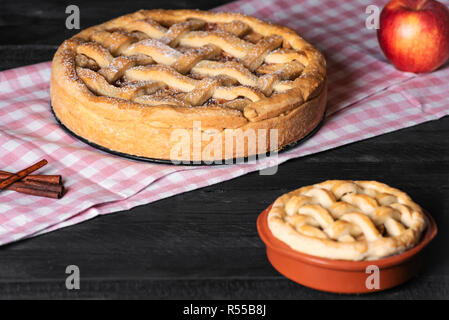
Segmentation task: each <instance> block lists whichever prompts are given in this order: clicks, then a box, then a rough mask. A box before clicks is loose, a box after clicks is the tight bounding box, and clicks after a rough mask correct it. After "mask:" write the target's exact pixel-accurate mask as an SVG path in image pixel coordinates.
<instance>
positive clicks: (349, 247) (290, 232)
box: [268, 180, 426, 260]
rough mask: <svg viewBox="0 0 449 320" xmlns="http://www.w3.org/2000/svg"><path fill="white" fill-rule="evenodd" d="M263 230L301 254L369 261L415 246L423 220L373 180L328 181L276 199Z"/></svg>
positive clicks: (408, 202)
mask: <svg viewBox="0 0 449 320" xmlns="http://www.w3.org/2000/svg"><path fill="white" fill-rule="evenodd" d="M268 226H269V228H270V230H271V232H272V233H273V235H274V236H275V237H276V238H278V239H280V240H282V241H283V242H285V243H286V244H288V245H289V246H290V247H291V248H292V249H294V250H297V251H300V252H303V253H307V254H310V255H314V256H319V257H323V258H329V259H341V260H373V259H380V258H383V257H387V256H391V255H396V254H399V253H401V252H403V251H405V250H407V249H410V248H411V247H413V246H415V245H416V244H417V243H418V242H419V240H420V238H421V234H422V232H423V230H424V229H425V227H426V220H425V217H424V215H423V212H422V209H421V208H420V206H419V205H417V204H416V203H414V202H413V201H412V200H411V199H410V197H409V196H408V195H407V194H405V193H404V192H402V191H400V190H398V189H395V188H391V187H389V186H387V185H385V184H383V183H379V182H376V181H342V180H329V181H325V182H322V183H319V184H316V185H313V186H307V187H303V188H300V189H297V190H295V191H292V192H290V193H287V194H284V195H283V196H281V197H279V198H278V199H277V200H276V201H275V202H274V204H273V207H272V208H271V210H270V212H269V214H268Z"/></svg>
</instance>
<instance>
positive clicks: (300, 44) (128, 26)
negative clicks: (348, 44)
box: [50, 10, 327, 161]
mask: <svg viewBox="0 0 449 320" xmlns="http://www.w3.org/2000/svg"><path fill="white" fill-rule="evenodd" d="M236 20H237V22H238V23H236ZM204 23H209V24H214V23H217V24H220V25H221V26H222V27H223V28H224V30H230V32H234V34H232V33H228V32H225V31H222V30H218V31H201V28H203V27H204ZM173 24H175V25H173ZM223 24H224V25H223ZM167 27H168V28H167ZM117 30H118V31H117ZM123 30H125V31H126V32H125V31H123ZM195 30H199V31H195ZM248 30H252V32H253V34H254V33H257V34H259V35H261V36H262V38H261V39H262V40H259V42H258V43H256V44H251V43H250V42H247V41H244V40H242V39H241V38H239V36H243V35H244V34H247V33H248ZM142 32H145V34H146V36H144V37H142V34H143V33H142ZM111 34H112V36H111ZM149 34H151V35H152V36H151V37H148V35H149ZM237 34H238V35H239V36H237ZM139 37H141V38H139ZM154 37H157V38H154ZM153 38H154V39H155V40H153ZM111 39H112V40H111ZM279 39H282V41H281V43H282V46H283V48H281V49H278V50H275V51H272V50H273V48H276V47H277V46H279V44H280V43H279ZM218 40H220V41H218ZM264 41H265V42H264ZM178 45H179V46H188V47H190V48H192V47H193V48H195V47H200V46H201V48H198V49H197V50H196V51H192V50H190V52H189V54H182V53H180V52H181V51H179V50H172V49H171V48H175V49H176V48H177V47H176V46H178ZM248 47H249V48H250V49H251V50H249V49H248ZM179 48H181V47H179ZM253 49H254V50H253ZM245 50H246V51H245ZM222 51H223V52H224V53H225V54H230V52H231V53H233V54H234V56H235V57H236V58H237V59H238V60H239V61H241V64H240V65H239V66H237V64H238V63H237V62H234V61H231V62H229V63H228V62H220V61H218V62H217V63H215V64H211V63H208V62H207V61H208V59H209V58H213V57H216V55H217V54H218V53H219V52H222ZM250 52H256V53H254V54H253V55H251V54H250ZM161 53H162V54H161ZM167 63H168V65H167V66H165V64H167ZM261 63H263V65H262V67H263V68H259V66H260V64H261ZM80 64H82V65H80ZM276 64H279V65H280V66H282V65H284V66H285V67H284V68H283V69H282V70H280V69H281V68H279V67H276V68H273V67H271V68H270V66H272V65H276ZM211 66H212V67H213V68H212V67H211ZM234 67H235V68H234ZM208 68H209V69H208ZM258 68H259V69H260V70H261V71H264V72H272V73H269V74H264V75H262V76H260V75H257V74H256V76H254V75H253V74H254V73H252V74H251V71H252V70H256V69H257V70H258ZM188 70H191V72H192V74H195V75H197V76H198V77H200V78H202V77H206V78H203V80H200V79H198V78H196V77H193V78H192V76H191V75H190V74H187V73H188V72H189V71H188ZM247 70H250V71H249V72H250V73H248V71H247ZM267 70H268V71H267ZM275 71H276V72H275ZM229 72H230V73H229ZM212 74H213V75H212ZM229 76H231V78H229ZM207 77H212V78H211V80H208V79H207ZM122 78H123V79H125V80H126V81H125V82H126V83H125V84H124V85H121V86H120V85H117V84H116V83H115V82H116V81H120V79H122ZM325 80H326V71H325V61H324V58H323V56H322V55H321V53H319V51H318V50H316V49H315V48H313V47H312V46H311V45H310V44H308V43H307V42H306V41H304V40H303V39H302V38H301V37H299V36H298V35H297V34H296V33H295V32H294V31H292V30H290V29H288V28H285V27H282V26H277V25H273V24H270V23H267V22H263V21H260V20H258V19H256V18H253V17H249V16H244V15H240V14H234V13H213V12H203V11H195V10H150V11H145V10H141V11H138V12H135V13H132V14H129V15H125V16H122V17H119V18H117V19H113V20H111V21H108V22H106V23H104V24H101V25H98V26H94V27H91V28H88V29H86V30H83V31H82V32H80V33H79V34H77V35H76V36H74V37H73V38H71V39H69V40H66V41H65V42H64V43H63V44H62V45H61V46H60V48H59V49H58V51H57V52H56V54H55V57H54V59H53V65H52V77H51V88H50V89H51V100H52V105H53V108H54V111H55V113H56V115H57V117H58V118H59V119H60V121H61V122H62V123H63V124H64V125H65V126H66V127H68V128H69V129H70V130H71V131H73V132H74V133H76V134H78V135H80V136H82V137H84V138H86V139H87V140H89V141H91V142H93V143H96V144H99V145H101V146H104V147H106V148H109V149H111V150H115V151H119V152H124V153H129V154H133V155H138V156H145V157H151V158H161V159H172V160H180V159H181V160H194V159H197V157H198V153H196V154H194V152H193V153H192V152H190V153H189V155H188V158H186V159H185V158H184V155H182V156H175V155H174V154H173V150H172V149H173V147H182V148H185V147H186V146H181V144H182V143H180V142H179V141H176V139H174V131H175V130H177V129H185V130H186V132H187V134H188V135H190V137H191V138H192V139H193V138H194V133H196V132H198V130H200V132H202V133H203V134H205V136H206V139H209V141H212V140H214V139H216V140H214V142H215V144H217V143H219V141H220V144H221V145H222V146H223V148H222V149H223V152H221V153H220V152H218V153H217V152H215V153H214V154H213V155H209V156H208V155H206V154H204V155H203V153H204V152H206V151H207V150H206V149H207V148H208V144H207V141H206V143H204V144H203V145H202V146H201V148H200V149H198V148H197V149H198V150H201V160H206V161H208V160H216V159H223V158H227V157H228V156H229V155H232V157H235V156H240V155H241V156H249V155H253V154H255V153H262V152H266V151H268V150H270V149H280V148H282V147H283V146H285V145H287V144H289V143H291V142H294V141H296V140H299V139H300V138H302V137H304V136H305V135H307V134H308V133H309V132H310V131H311V130H313V128H314V127H315V126H316V125H317V124H318V123H319V121H320V120H321V118H322V116H323V114H324V111H325V105H326V92H327V88H326V85H325V82H326V81H325ZM229 81H230V82H229ZM236 82H237V83H236ZM227 83H234V85H231V86H228V84H227ZM164 88H166V89H165V90H167V89H170V88H174V89H175V93H174V94H173V93H170V94H171V96H167V95H165V96H164V97H162V98H160V95H159V93H158V92H159V91H161V90H164ZM158 90H159V91H158ZM170 90H172V89H170ZM177 92H179V93H177ZM183 92H185V93H183ZM164 94H165V93H164ZM241 97H243V99H241ZM208 99H212V101H225V103H218V104H217V103H214V104H212V105H211V104H207V103H205V101H206V100H208ZM198 123H200V126H201V128H196V127H198ZM250 128H251V129H254V130H255V132H256V137H257V138H258V130H259V129H265V130H268V134H267V137H266V140H267V143H266V148H265V150H258V148H257V147H256V146H245V147H244V149H243V150H235V149H233V150H232V151H229V150H226V152H225V150H224V149H225V146H226V141H225V140H226V136H227V135H230V136H231V137H232V136H237V137H241V136H245V132H247V129H250ZM271 129H277V130H278V132H277V136H278V141H277V142H276V143H271V144H270V143H269V142H270V130H271ZM175 136H176V134H175ZM262 138H263V139H265V137H262ZM192 139H190V140H192ZM192 148H193V146H192V145H191V143H189V149H190V150H193V149H192ZM198 150H197V151H198ZM206 153H207V152H206ZM173 157H175V158H174V159H173Z"/></svg>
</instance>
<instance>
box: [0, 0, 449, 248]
mask: <svg viewBox="0 0 449 320" xmlns="http://www.w3.org/2000/svg"><path fill="white" fill-rule="evenodd" d="M373 2H374V3H376V2H377V4H378V5H379V6H382V5H383V4H384V1H374V0H371V1H369V3H368V2H367V1H362V0H350V1H344V2H343V1H340V0H323V1H312V0H309V1H307V0H304V1H293V0H291V1H275V0H271V1H260V0H243V1H238V2H234V3H231V4H228V5H226V6H224V7H221V8H218V9H217V10H226V11H237V12H243V13H246V14H249V15H253V16H256V17H258V18H262V19H265V20H269V21H272V22H275V23H278V24H283V25H286V26H288V27H290V28H292V29H295V30H297V31H298V32H299V33H300V34H301V35H303V36H304V37H305V38H306V39H308V40H309V41H310V42H311V43H313V44H315V45H316V46H317V47H318V48H319V49H321V50H322V51H323V52H324V53H325V55H326V58H327V62H328V75H329V108H328V112H327V117H326V120H325V122H324V125H323V127H322V128H321V130H320V131H319V132H318V133H317V134H316V135H314V136H313V137H312V138H311V139H310V140H307V141H306V142H305V143H304V144H301V145H300V146H299V147H297V148H294V149H292V150H290V151H288V152H285V153H281V154H280V155H279V156H278V157H277V158H269V159H265V160H260V161H258V162H256V163H252V164H239V165H230V166H215V167H186V166H171V165H159V164H149V163H142V162H137V161H132V160H127V159H123V158H120V157H117V156H112V155H109V154H105V153H103V152H100V151H98V150H96V149H94V148H92V147H90V146H87V145H86V144H84V143H82V142H80V141H78V140H76V139H74V138H73V137H71V136H69V135H67V134H66V133H65V132H64V131H63V130H62V129H61V128H60V127H59V126H58V124H57V123H56V121H55V120H54V118H53V116H52V114H51V111H50V104H49V102H50V99H49V90H48V89H49V79H50V67H51V65H50V63H48V62H47V63H41V64H37V65H31V66H26V67H22V68H18V69H12V70H7V71H4V72H1V73H0V168H1V169H3V170H8V171H18V170H20V169H23V168H25V167H27V166H29V165H30V164H31V163H34V162H36V161H38V160H40V159H43V158H46V159H48V160H49V163H50V164H49V165H47V166H46V167H45V168H43V169H42V170H40V171H39V172H40V173H43V174H55V173H58V174H61V175H62V176H63V177H64V179H65V185H66V187H67V188H68V193H67V194H66V195H65V196H64V197H63V198H62V199H60V200H53V199H46V198H38V197H32V196H23V195H21V194H18V193H15V192H12V191H3V192H1V194H0V244H5V243H8V242H11V241H15V240H19V239H22V238H25V237H30V236H33V235H37V234H41V233H45V232H49V231H52V230H55V229H59V228H62V227H65V226H68V225H72V224H75V223H78V222H82V221H85V220H87V219H90V218H93V217H95V216H97V215H99V214H106V213H111V212H114V211H119V210H125V209H130V208H132V207H135V206H137V205H141V204H145V203H150V202H153V201H156V200H159V199H162V198H166V197H170V196H172V195H175V194H178V193H182V192H185V191H189V190H193V189H197V188H201V187H204V186H207V185H211V184H214V183H218V182H221V181H224V180H228V179H232V178H235V177H238V176H241V175H244V174H246V173H248V172H251V171H255V170H260V169H263V168H266V167H269V166H274V165H277V164H280V163H282V162H284V161H287V160H288V159H291V158H297V157H301V156H304V155H308V154H311V153H315V152H319V151H323V150H326V149H330V148H335V147H337V146H340V145H344V144H347V143H350V142H354V141H358V140H362V139H366V138H370V137H373V136H376V135H380V134H383V133H386V132H391V131H394V130H398V129H400V128H405V127H409V126H413V125H416V124H418V123H422V122H425V121H429V120H434V119H438V118H440V117H443V116H444V115H446V114H449V108H448V107H449V92H448V90H447V89H448V86H447V83H449V67H446V68H443V69H441V70H439V71H437V72H434V73H431V74H422V75H415V74H410V73H403V72H399V71H397V70H395V69H394V68H393V67H392V66H391V65H390V64H389V63H388V62H387V61H386V60H385V58H384V57H383V55H382V54H381V52H380V50H379V47H378V44H377V40H376V32H375V30H368V29H366V28H365V19H366V17H367V15H366V13H365V10H366V6H367V5H368V4H373Z"/></svg>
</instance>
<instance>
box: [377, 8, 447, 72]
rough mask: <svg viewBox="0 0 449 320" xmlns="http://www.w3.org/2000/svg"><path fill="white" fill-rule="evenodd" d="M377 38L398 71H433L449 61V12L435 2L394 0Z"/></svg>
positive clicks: (383, 14) (382, 16)
mask: <svg viewBox="0 0 449 320" xmlns="http://www.w3.org/2000/svg"><path fill="white" fill-rule="evenodd" d="M377 38H378V40H379V44H380V47H381V48H382V51H383V52H384V53H385V56H386V57H387V59H388V60H390V61H391V63H392V64H393V65H394V66H395V67H396V68H397V69H399V70H402V71H409V72H415V73H420V72H430V71H433V70H435V69H437V68H438V67H440V66H441V65H442V64H444V63H445V62H446V61H447V60H448V59H449V9H448V8H447V7H446V6H445V5H443V4H441V3H440V2H438V1H435V0H392V1H390V2H389V3H388V4H387V5H386V6H385V8H383V10H382V12H381V14H380V28H379V29H378V30H377Z"/></svg>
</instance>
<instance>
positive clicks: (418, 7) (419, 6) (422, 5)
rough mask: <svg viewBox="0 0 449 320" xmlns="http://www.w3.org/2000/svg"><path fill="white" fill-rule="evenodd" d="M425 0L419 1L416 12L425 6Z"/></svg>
mask: <svg viewBox="0 0 449 320" xmlns="http://www.w3.org/2000/svg"><path fill="white" fill-rule="evenodd" d="M426 2H427V0H421V1H419V2H418V5H417V6H416V10H421V9H422V7H424V5H425V4H426Z"/></svg>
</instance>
